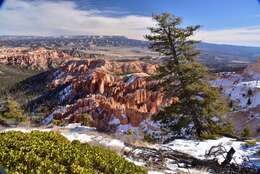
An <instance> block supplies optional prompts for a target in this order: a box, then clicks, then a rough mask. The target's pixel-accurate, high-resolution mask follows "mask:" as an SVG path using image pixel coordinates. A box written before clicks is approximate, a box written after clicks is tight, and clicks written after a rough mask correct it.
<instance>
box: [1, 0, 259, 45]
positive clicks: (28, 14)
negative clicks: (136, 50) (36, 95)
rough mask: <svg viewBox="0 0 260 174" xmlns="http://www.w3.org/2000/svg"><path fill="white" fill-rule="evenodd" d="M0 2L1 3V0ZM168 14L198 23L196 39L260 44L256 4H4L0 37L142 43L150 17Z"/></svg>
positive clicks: (79, 0) (91, 0)
mask: <svg viewBox="0 0 260 174" xmlns="http://www.w3.org/2000/svg"><path fill="white" fill-rule="evenodd" d="M0 3H1V0H0ZM161 12H171V13H173V14H175V15H177V16H180V17H182V18H183V20H184V25H191V24H199V25H202V28H201V30H200V31H199V32H198V33H197V34H196V36H195V38H196V39H199V40H202V41H206V42H213V43H225V44H235V45H252V46H260V3H259V1H258V0H5V2H4V3H3V4H2V7H1V9H0V26H1V28H0V35H78V34H97V35H124V36H127V37H129V38H134V39H143V35H144V34H146V33H147V32H148V30H147V27H149V26H152V25H153V24H154V22H153V21H152V19H151V15H152V14H153V13H155V14H157V13H161Z"/></svg>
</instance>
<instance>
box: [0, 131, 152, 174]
mask: <svg viewBox="0 0 260 174" xmlns="http://www.w3.org/2000/svg"><path fill="white" fill-rule="evenodd" d="M0 139H1V141H0V146H1V148H0V164H1V166H2V167H4V168H5V169H6V170H7V172H8V173H10V174H11V173H15V174H16V173H17V174H18V173H19V174H56V173H59V174H67V173H68V174H98V173H103V174H132V173H136V174H145V173H147V172H146V171H145V170H144V169H142V168H141V167H137V166H135V165H134V164H133V163H130V162H128V161H126V160H125V159H124V158H123V157H120V156H119V155H117V154H116V153H115V152H112V151H110V150H106V149H104V148H101V147H95V146H90V145H88V144H81V143H80V142H79V141H73V142H70V141H68V140H67V139H66V138H65V137H63V136H62V135H60V134H58V133H55V132H39V131H33V132H31V133H22V132H5V133H0Z"/></svg>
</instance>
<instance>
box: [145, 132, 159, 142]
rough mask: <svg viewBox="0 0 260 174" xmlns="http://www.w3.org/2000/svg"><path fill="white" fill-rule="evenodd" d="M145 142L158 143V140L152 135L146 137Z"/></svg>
mask: <svg viewBox="0 0 260 174" xmlns="http://www.w3.org/2000/svg"><path fill="white" fill-rule="evenodd" d="M144 141H146V142H148V143H156V139H155V138H154V137H153V136H152V135H150V134H145V135H144Z"/></svg>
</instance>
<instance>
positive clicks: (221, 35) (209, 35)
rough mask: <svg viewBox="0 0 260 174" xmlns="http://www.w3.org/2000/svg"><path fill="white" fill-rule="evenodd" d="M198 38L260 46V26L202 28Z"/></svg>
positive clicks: (197, 35)
mask: <svg viewBox="0 0 260 174" xmlns="http://www.w3.org/2000/svg"><path fill="white" fill-rule="evenodd" d="M195 38H196V39H199V40H202V41H206V42H212V43H220V44H233V45H247V46H260V26H250V27H241V28H232V29H222V30H201V31H199V32H198V33H197V34H196V36H195Z"/></svg>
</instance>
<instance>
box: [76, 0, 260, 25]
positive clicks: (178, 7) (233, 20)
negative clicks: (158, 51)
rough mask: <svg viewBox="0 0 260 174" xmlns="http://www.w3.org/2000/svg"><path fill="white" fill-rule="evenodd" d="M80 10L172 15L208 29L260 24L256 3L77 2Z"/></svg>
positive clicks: (259, 7)
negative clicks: (164, 13) (81, 6)
mask: <svg viewBox="0 0 260 174" xmlns="http://www.w3.org/2000/svg"><path fill="white" fill-rule="evenodd" d="M82 2H83V4H84V2H85V4H86V5H85V6H83V8H84V7H85V8H89V7H90V8H96V9H99V10H109V9H110V10H115V11H121V12H125V14H137V15H145V16H150V15H151V14H153V13H162V12H171V13H173V14H175V15H177V16H181V17H183V18H184V22H185V23H186V24H200V25H203V26H204V27H205V28H207V29H223V28H234V27H242V26H252V25H258V24H260V3H259V1H258V0H91V1H88V2H86V1H84V0H83V1H78V3H79V4H82ZM125 14H122V15H125Z"/></svg>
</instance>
